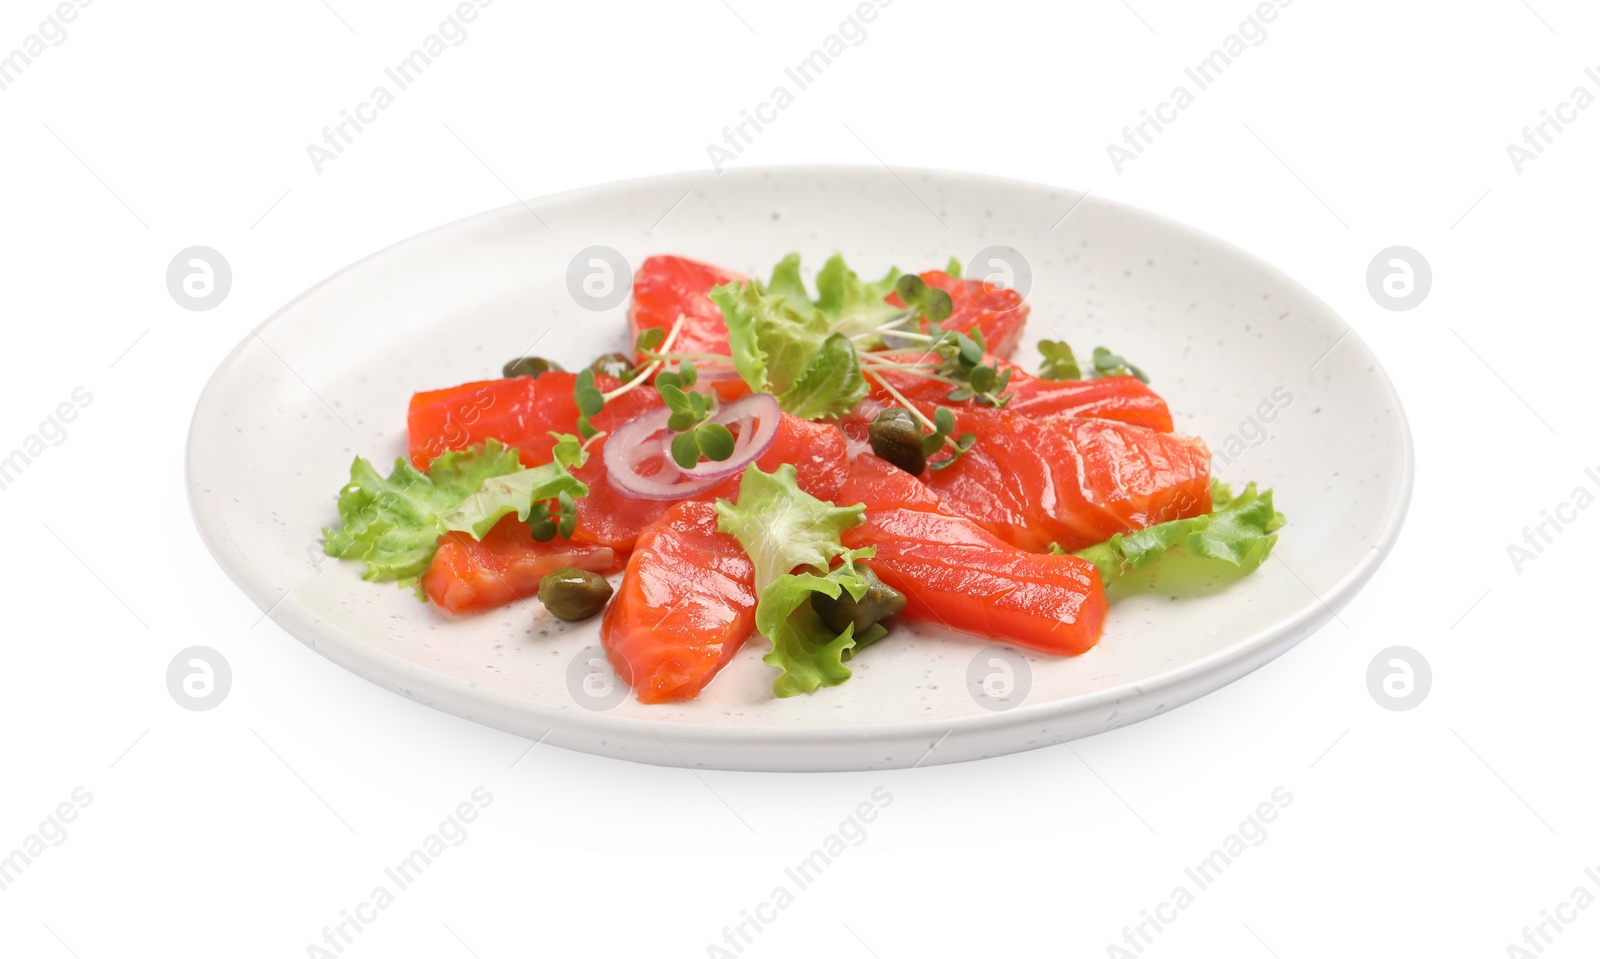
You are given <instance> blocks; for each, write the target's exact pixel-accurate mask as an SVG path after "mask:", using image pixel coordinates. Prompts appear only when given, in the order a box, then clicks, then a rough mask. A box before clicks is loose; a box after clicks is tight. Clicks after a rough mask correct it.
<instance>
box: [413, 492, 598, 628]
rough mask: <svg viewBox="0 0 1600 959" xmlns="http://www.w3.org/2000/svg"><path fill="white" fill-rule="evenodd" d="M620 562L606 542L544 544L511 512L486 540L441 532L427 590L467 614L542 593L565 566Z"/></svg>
mask: <svg viewBox="0 0 1600 959" xmlns="http://www.w3.org/2000/svg"><path fill="white" fill-rule="evenodd" d="M615 564H616V557H615V555H614V554H613V553H612V551H611V550H610V549H608V548H606V547H604V546H590V545H586V544H582V543H572V542H568V541H567V540H563V539H553V540H551V541H549V542H548V543H540V542H537V541H535V540H534V538H533V532H532V531H531V530H529V529H528V524H527V523H524V522H522V521H521V520H519V519H517V518H516V517H515V516H507V517H506V518H505V519H502V520H501V521H500V522H498V523H496V524H495V525H494V528H493V529H491V530H489V532H488V533H486V534H484V537H483V540H482V541H481V542H480V541H478V540H475V539H473V538H472V537H471V535H469V534H467V533H446V534H444V535H443V536H441V537H440V538H439V551H438V552H437V553H435V554H433V563H432V564H430V565H429V566H428V571H427V572H426V573H424V574H423V576H422V588H423V590H425V591H426V592H427V594H428V598H429V599H431V600H433V603H434V605H436V606H438V607H439V608H440V609H443V610H445V611H446V612H450V613H465V612H469V611H472V610H478V609H493V608H494V607H496V606H504V605H506V604H507V603H511V602H515V601H516V600H519V599H524V598H526V597H528V596H535V595H538V592H539V580H541V579H543V578H545V577H546V576H548V575H550V574H551V573H553V572H555V571H556V570H558V569H561V568H562V567H563V566H575V567H577V568H578V569H587V570H590V571H591V572H595V573H603V572H606V571H608V570H610V569H611V568H612V567H613V566H614V565H615Z"/></svg>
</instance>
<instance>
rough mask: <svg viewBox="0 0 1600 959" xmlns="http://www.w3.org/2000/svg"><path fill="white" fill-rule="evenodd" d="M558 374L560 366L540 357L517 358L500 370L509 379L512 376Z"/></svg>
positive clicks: (553, 361)
mask: <svg viewBox="0 0 1600 959" xmlns="http://www.w3.org/2000/svg"><path fill="white" fill-rule="evenodd" d="M552 372H554V373H559V372H561V364H560V363H557V362H556V361H555V360H547V359H545V358H544V357H542V356H519V357H517V358H516V359H514V360H512V361H511V362H509V363H507V364H506V365H505V368H504V369H502V370H501V373H503V374H504V375H505V377H506V379H510V378H512V377H513V376H538V375H540V374H541V373H552Z"/></svg>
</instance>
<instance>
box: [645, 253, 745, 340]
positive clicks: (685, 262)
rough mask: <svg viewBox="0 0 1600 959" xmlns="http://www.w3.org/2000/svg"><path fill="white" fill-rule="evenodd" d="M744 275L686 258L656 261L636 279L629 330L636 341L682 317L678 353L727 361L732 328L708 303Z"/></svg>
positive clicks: (656, 259) (653, 257)
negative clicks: (715, 292)
mask: <svg viewBox="0 0 1600 959" xmlns="http://www.w3.org/2000/svg"><path fill="white" fill-rule="evenodd" d="M743 279H745V277H744V276H743V275H742V274H739V273H735V272H733V271H732V270H724V269H722V268H721V267H717V266H712V265H711V264H709V263H701V262H700V261H698V260H691V259H689V258H688V257H683V256H652V257H650V258H649V259H647V260H645V261H644V263H642V264H641V265H640V266H639V270H638V272H636V273H634V275H633V308H632V309H631V310H629V311H628V328H629V331H630V334H631V336H632V337H633V339H634V340H635V341H637V340H638V338H639V334H640V333H641V332H642V331H644V330H647V329H650V328H652V327H653V328H656V329H659V330H661V331H662V332H666V331H667V330H670V329H671V328H672V324H673V323H675V322H677V319H678V315H679V314H680V313H681V314H682V315H683V316H684V317H685V319H684V322H683V329H682V331H681V332H679V333H678V339H677V340H676V341H674V343H673V344H672V349H673V352H676V353H717V354H720V355H722V356H727V355H729V349H728V326H727V324H726V323H724V322H723V321H722V310H721V309H719V308H718V307H717V305H716V304H715V303H713V302H711V300H710V299H709V298H708V297H707V294H708V293H710V292H711V288H712V287H715V286H721V285H722V284H724V283H732V282H733V281H735V280H743Z"/></svg>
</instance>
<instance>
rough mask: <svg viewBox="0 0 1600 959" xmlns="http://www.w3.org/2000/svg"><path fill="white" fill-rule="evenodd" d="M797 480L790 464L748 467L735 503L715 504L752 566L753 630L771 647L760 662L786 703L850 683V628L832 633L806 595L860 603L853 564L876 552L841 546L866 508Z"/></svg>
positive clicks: (861, 589) (863, 584) (868, 637)
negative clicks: (773, 672)
mask: <svg viewBox="0 0 1600 959" xmlns="http://www.w3.org/2000/svg"><path fill="white" fill-rule="evenodd" d="M795 475H796V474H795V469H794V467H793V466H791V465H788V464H785V465H783V466H780V467H778V469H777V470H776V471H774V472H772V473H763V472H762V471H761V470H760V469H758V468H756V465H755V464H754V463H752V464H750V465H749V466H747V467H745V471H744V478H743V480H742V485H741V486H740V488H739V499H738V502H736V503H732V502H729V501H728V500H718V501H717V515H718V523H717V528H718V529H719V530H721V531H722V532H724V533H728V534H730V535H731V536H733V537H734V538H735V539H737V540H738V541H739V543H740V545H742V546H743V547H744V550H745V552H746V553H748V554H749V556H750V561H751V562H752V563H753V564H754V565H755V573H756V580H755V592H756V629H757V630H758V631H759V632H760V633H761V634H762V635H763V636H765V637H767V639H768V640H770V641H771V643H772V651H771V652H769V653H767V655H766V656H765V657H764V661H765V662H766V663H767V664H768V665H771V666H776V667H778V669H779V675H778V676H777V678H776V679H774V680H773V684H772V691H773V693H775V694H776V695H778V696H784V697H786V696H795V695H798V694H800V693H809V692H811V691H813V690H815V689H817V688H818V687H819V686H837V685H839V684H840V683H842V682H844V681H845V680H847V679H849V678H850V675H851V673H850V668H849V667H848V666H845V665H844V660H845V659H846V658H847V657H848V655H849V653H850V651H851V650H852V649H854V648H855V647H856V645H857V643H858V638H857V637H856V636H854V635H853V634H854V627H853V626H850V627H846V628H845V630H844V632H842V633H835V632H833V631H832V630H831V629H829V628H828V627H827V626H826V625H825V624H824V623H823V622H822V618H821V617H820V616H818V615H817V613H816V611H815V610H814V609H812V607H811V595H812V594H813V593H825V594H827V595H828V596H831V597H838V595H839V593H840V591H841V590H843V591H848V592H849V593H850V595H851V597H853V598H855V599H858V600H859V599H860V598H861V597H862V596H864V595H865V594H866V591H867V588H868V582H867V578H866V576H865V575H864V574H863V573H862V572H861V570H860V569H858V568H857V566H856V563H857V561H859V560H863V559H867V558H870V557H871V556H873V555H874V554H875V553H876V552H877V551H876V549H874V548H871V547H868V548H866V549H858V550H847V549H845V548H844V545H843V543H841V542H840V536H841V534H843V532H844V531H845V530H847V529H849V528H851V527H852V526H856V525H857V524H859V523H860V522H861V521H862V517H863V515H864V514H865V512H866V507H865V506H863V505H861V504H857V505H855V506H849V507H840V506H834V505H833V504H832V503H827V502H824V501H822V500H819V499H817V498H815V497H813V496H811V495H810V494H808V493H806V492H805V491H803V490H801V489H800V487H799V486H798V485H797V484H796V482H795ZM835 561H841V562H840V565H839V566H837V567H835V566H833V563H834V562H835ZM797 570H798V571H797ZM881 629H882V627H881V626H876V625H875V626H874V627H873V628H872V629H870V630H868V631H867V633H865V634H863V635H862V637H860V640H859V641H864V642H871V641H872V640H875V639H877V638H879V637H880V636H882V635H883V633H882V632H879V630H881Z"/></svg>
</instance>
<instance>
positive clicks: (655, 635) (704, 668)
mask: <svg viewBox="0 0 1600 959" xmlns="http://www.w3.org/2000/svg"><path fill="white" fill-rule="evenodd" d="M755 578H756V571H755V566H754V564H752V563H751V562H750V557H749V556H747V555H745V551H744V547H743V546H740V545H739V541H738V540H737V539H734V538H733V537H732V536H730V535H728V534H727V533H719V532H717V510H716V507H715V506H713V505H712V504H711V503H709V502H699V501H686V502H682V503H678V504H676V505H674V506H673V507H672V508H671V509H668V510H667V511H666V512H665V513H664V514H662V516H661V518H660V519H658V520H657V521H656V522H654V523H652V524H651V525H650V526H649V527H647V528H646V529H645V530H644V532H643V533H642V534H641V535H640V536H639V541H638V546H637V547H636V548H635V549H634V552H633V556H632V557H631V558H629V560H628V568H627V571H626V572H624V573H623V574H622V585H621V587H620V588H619V589H618V590H617V595H616V596H615V597H613V598H612V600H611V604H610V605H609V606H607V607H606V611H605V616H604V617H603V618H602V619H601V621H600V642H601V643H602V644H603V645H604V646H605V649H606V656H607V658H608V659H610V660H611V665H612V668H614V669H615V670H616V671H617V675H618V676H619V677H621V678H622V680H623V682H625V683H627V684H628V685H629V686H631V687H633V691H634V693H635V695H637V696H638V697H639V701H640V702H641V703H662V702H669V701H671V700H677V699H693V698H694V697H695V696H697V695H699V693H700V690H702V689H704V688H705V685H706V683H709V682H710V681H711V678H712V677H713V676H715V675H716V674H717V673H718V671H720V670H721V669H722V667H723V666H725V665H727V663H728V660H730V659H732V658H733V654H734V653H737V652H738V651H739V648H740V647H741V646H743V645H744V642H745V640H747V639H749V638H750V634H751V633H753V632H755V628H756V593H755Z"/></svg>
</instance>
